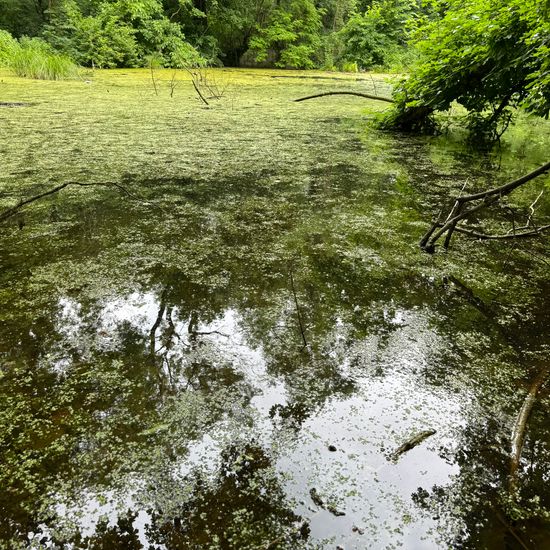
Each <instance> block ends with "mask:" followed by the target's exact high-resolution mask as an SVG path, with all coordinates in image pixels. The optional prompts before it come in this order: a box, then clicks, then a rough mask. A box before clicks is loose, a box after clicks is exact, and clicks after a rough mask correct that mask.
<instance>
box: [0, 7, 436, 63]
mask: <svg viewBox="0 0 550 550" xmlns="http://www.w3.org/2000/svg"><path fill="white" fill-rule="evenodd" d="M437 12H438V9H437V8H434V7H433V6H432V5H431V2H429V3H426V2H422V1H421V0H381V1H379V2H378V1H371V0H361V1H356V0H319V1H314V0H282V1H279V0H277V1H274V0H261V1H255V0H220V1H218V0H197V1H192V0H1V2H0V29H4V30H6V31H8V32H9V33H11V34H12V35H13V36H14V37H17V38H21V37H40V38H42V39H43V40H45V41H46V42H47V43H48V44H49V45H50V46H52V47H53V48H54V49H55V50H56V51H57V52H60V53H63V54H65V55H67V56H69V57H71V58H72V59H73V60H74V61H76V62H77V63H79V64H82V65H85V66H95V67H98V68H100V67H106V68H108V67H140V66H144V65H147V63H148V62H150V59H151V56H154V57H155V60H156V61H157V62H159V63H161V64H163V65H165V66H188V65H189V64H194V63H209V64H213V65H224V66H242V65H245V66H246V65H261V66H275V67H286V68H314V67H317V68H324V69H328V70H331V69H336V68H340V69H342V68H344V69H346V68H347V69H351V70H356V69H357V68H361V69H371V68H373V67H381V66H394V67H403V66H404V65H405V64H407V63H408V62H410V61H411V53H410V51H409V50H408V49H407V48H406V41H407V39H408V37H409V36H410V35H411V33H412V32H413V31H414V29H415V28H416V27H417V26H418V25H419V23H420V22H421V21H424V20H425V19H426V18H430V17H434V16H436V15H437Z"/></svg>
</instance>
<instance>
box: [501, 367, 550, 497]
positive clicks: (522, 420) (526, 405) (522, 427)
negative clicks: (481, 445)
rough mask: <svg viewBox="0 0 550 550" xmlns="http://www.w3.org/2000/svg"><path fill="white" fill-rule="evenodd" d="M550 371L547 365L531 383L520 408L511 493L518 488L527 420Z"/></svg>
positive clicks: (514, 430)
mask: <svg viewBox="0 0 550 550" xmlns="http://www.w3.org/2000/svg"><path fill="white" fill-rule="evenodd" d="M549 373H550V366H546V367H545V368H543V369H542V371H541V372H540V373H539V375H538V376H537V378H536V379H535V381H534V382H533V383H532V384H531V387H530V388H529V391H528V392H527V395H526V396H525V399H524V401H523V405H522V406H521V409H520V410H519V413H518V416H517V418H516V422H515V424H514V429H513V430H512V438H511V439H512V449H511V453H510V478H509V480H510V483H509V489H510V492H511V493H515V492H516V489H517V481H518V470H519V465H520V461H521V453H522V451H523V444H524V442H525V433H526V431H527V422H528V420H529V416H530V415H531V411H532V410H533V406H534V405H535V402H536V400H537V393H538V392H539V390H540V389H541V387H542V386H543V384H544V383H545V382H546V379H547V378H548V374H549Z"/></svg>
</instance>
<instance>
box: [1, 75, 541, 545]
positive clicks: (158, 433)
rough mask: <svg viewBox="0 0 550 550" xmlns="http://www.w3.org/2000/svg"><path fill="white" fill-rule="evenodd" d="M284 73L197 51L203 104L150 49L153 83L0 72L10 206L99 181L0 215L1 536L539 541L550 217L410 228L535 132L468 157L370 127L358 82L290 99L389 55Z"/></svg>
mask: <svg viewBox="0 0 550 550" xmlns="http://www.w3.org/2000/svg"><path fill="white" fill-rule="evenodd" d="M282 75H284V76H287V77H288V76H292V75H297V76H302V77H303V76H311V75H299V74H298V73H286V74H285V73H283V72H282V71H281V72H277V71H271V72H250V71H248V72H247V71H229V70H227V71H218V72H212V73H211V78H212V79H215V80H216V79H217V80H216V82H217V85H219V86H220V88H221V87H222V85H223V88H224V89H226V92H225V94H224V95H223V97H222V98H221V99H219V100H212V101H211V105H209V106H208V108H206V106H203V105H201V104H200V102H198V100H197V98H196V97H194V95H193V91H192V88H191V85H190V83H189V82H188V81H184V79H183V77H181V78H182V81H181V82H179V83H178V87H177V88H176V91H175V93H174V94H173V97H170V91H169V84H168V83H169V81H170V79H171V75H170V74H169V73H162V72H161V73H159V76H158V78H159V79H160V94H159V96H155V95H154V93H153V92H152V87H151V85H150V83H149V82H148V80H147V78H148V75H147V73H142V72H139V71H136V72H133V71H126V72H120V71H119V72H116V71H114V72H111V73H101V72H100V73H97V74H96V75H94V76H93V77H92V78H91V79H90V80H89V81H86V82H84V81H83V82H73V83H44V82H31V81H23V80H19V79H14V78H11V77H9V76H8V75H5V74H3V75H2V77H3V80H4V83H3V87H2V93H3V100H5V101H6V102H16V101H17V102H25V103H30V104H32V105H31V106H29V107H28V108H27V107H26V108H20V109H5V110H3V111H2V112H0V138H1V142H0V147H1V151H0V153H1V155H2V167H1V169H0V191H1V196H0V206H1V207H2V208H1V209H2V210H4V209H5V208H8V207H10V206H13V205H14V204H16V203H17V201H18V200H19V199H20V198H22V197H23V198H26V197H30V196H32V195H36V194H39V193H42V192H44V191H45V190H47V189H49V188H52V187H54V186H55V185H58V184H60V183H63V182H67V181H75V182H78V183H92V182H102V183H105V185H93V186H88V187H81V186H69V187H67V188H65V189H63V190H61V191H59V192H58V193H56V194H53V195H51V196H49V197H46V198H44V199H42V200H40V201H36V202H35V203H33V204H32V205H29V206H28V207H27V208H26V209H24V210H22V211H21V213H20V214H18V215H17V216H15V217H12V218H10V219H9V220H8V221H6V222H4V223H3V224H2V226H1V227H0V231H1V239H0V262H1V264H0V265H1V274H0V280H1V289H0V302H1V303H0V308H1V311H2V314H1V329H0V330H1V340H0V354H1V355H0V358H1V362H2V365H1V370H0V388H1V392H2V399H1V400H0V441H1V464H2V467H1V469H0V479H1V489H0V516H1V517H0V541H1V542H0V545H3V546H2V547H5V548H17V547H22V548H24V547H29V546H30V547H32V548H43V547H44V548H98V549H99V548H105V549H107V548H109V549H110V548H125V549H126V548H131V549H134V548H135V549H137V548H154V549H161V548H166V549H179V548H239V549H245V548H246V549H253V548H258V549H260V548H264V549H268V548H270V549H274V548H280V549H282V548H302V547H303V548H337V547H342V548H346V549H350V548H397V547H403V548H414V549H424V548H426V549H429V548H503V547H507V548H516V547H517V548H522V547H528V548H535V547H536V548H545V547H548V545H547V540H548V539H550V528H549V525H548V523H546V520H545V517H548V513H549V510H550V492H549V491H548V489H547V483H548V479H549V476H550V469H549V459H550V429H549V428H550V425H549V422H548V419H547V411H548V407H549V406H550V395H549V393H548V388H546V389H544V388H543V389H542V390H541V392H540V394H539V396H538V400H537V403H536V405H535V407H534V409H533V412H532V415H531V418H530V421H529V429H528V435H527V439H526V443H525V447H524V450H523V454H522V464H521V469H520V476H519V483H520V487H521V488H520V500H519V501H518V502H520V503H521V506H520V505H519V504H517V502H516V506H515V508H514V506H511V505H509V504H507V496H506V495H507V488H508V472H509V467H510V466H509V464H510V457H509V453H510V434H511V431H512V428H513V424H514V421H515V417H516V415H517V413H518V411H519V409H520V407H521V405H522V402H523V399H524V397H525V395H526V393H527V392H528V390H529V384H530V383H531V381H532V380H533V379H534V377H535V376H536V375H537V373H538V372H539V371H540V370H541V369H542V368H544V365H545V364H546V363H547V362H548V351H549V350H548V348H549V328H548V327H549V324H548V323H549V321H550V313H549V304H550V301H549V295H548V290H549V286H550V285H549V281H548V274H549V272H550V271H549V265H550V259H549V256H548V251H549V248H548V243H547V242H546V241H545V240H544V239H539V240H534V241H527V240H525V241H523V242H519V241H515V242H511V241H510V242H508V241H503V242H475V241H471V240H468V239H467V238H464V237H463V236H459V237H456V238H455V241H454V242H453V248H452V249H451V251H450V252H449V253H447V254H443V253H438V254H435V255H433V256H428V255H426V254H423V253H421V252H420V251H419V249H418V247H417V243H418V240H419V238H420V236H421V235H422V233H423V232H424V231H425V229H426V226H427V224H428V223H429V220H430V219H431V218H432V216H433V215H435V214H437V211H438V210H439V209H440V208H441V207H442V206H446V205H448V201H449V196H450V195H451V194H452V193H456V192H458V191H460V189H462V188H463V186H466V187H467V189H469V190H476V189H480V188H484V187H487V186H489V185H492V184H495V183H497V182H502V181H505V180H507V179H511V178H512V177H514V176H516V175H519V174H521V173H523V172H526V171H528V170H530V169H532V168H534V167H536V166H537V165H538V164H539V163H540V162H541V161H542V160H547V159H545V158H544V155H545V143H546V144H547V143H549V142H550V136H549V134H550V130H549V129H548V127H547V125H544V124H543V123H535V122H534V121H529V122H527V123H524V124H523V125H522V126H521V127H520V128H518V129H517V130H516V131H515V134H514V137H513V139H512V141H511V143H510V144H509V145H508V146H506V147H504V148H503V149H502V150H501V151H499V152H497V153H493V154H492V155H482V154H481V153H475V152H472V151H467V150H465V149H464V148H463V147H461V146H459V145H457V144H454V143H452V142H450V141H449V140H443V139H441V138H440V139H425V138H410V137H405V136H391V135H387V134H381V133H378V132H376V131H374V130H372V129H368V128H367V124H366V119H367V118H369V117H371V116H373V113H374V112H375V111H377V110H380V109H381V108H383V106H382V107H380V106H379V105H376V104H374V103H370V102H363V101H362V100H358V99H354V98H349V97H345V98H343V99H331V100H330V101H329V100H319V101H318V102H306V103H298V104H296V103H292V102H291V99H293V98H296V97H299V96H301V95H307V94H309V93H314V92H316V91H330V90H338V89H356V90H357V89H367V88H368V89H369V90H371V91H372V89H373V88H372V86H373V85H374V86H375V87H376V91H377V93H388V85H387V83H385V81H384V80H383V79H382V77H380V76H375V77H374V79H373V80H372V81H371V80H370V79H368V80H367V79H364V80H356V79H355V78H354V77H349V76H348V77H346V76H341V79H338V80H336V79H330V78H326V75H325V78H318V79H315V78H296V79H293V78H284V79H277V78H273V77H276V76H282ZM313 76H314V75H313ZM226 84H227V85H228V86H226ZM545 140H548V141H545ZM541 182H542V183H544V180H541ZM541 182H539V185H538V186H537V185H536V184H533V185H532V186H531V187H528V188H525V189H523V190H520V191H519V192H518V193H517V195H516V196H515V197H513V199H511V201H513V202H512V204H511V206H514V207H516V208H517V214H516V215H517V216H519V218H518V221H521V219H520V218H521V216H522V215H524V213H528V209H527V208H526V207H527V206H528V205H529V204H531V203H532V202H533V201H534V200H535V199H536V198H537V195H538V193H539V191H540V189H541V188H542V187H541ZM547 182H548V180H546V183H547ZM114 184H116V185H114ZM120 186H122V188H121V187H120ZM537 208H538V215H539V216H541V217H544V216H547V217H548V215H550V203H548V201H547V200H546V199H545V197H544V196H543V197H542V198H541V199H540V200H539V201H538V202H537ZM509 216H510V213H509V210H504V209H503V210H502V212H497V213H496V214H494V215H491V217H486V219H485V220H483V221H484V223H485V224H489V225H491V224H494V225H495V226H496V225H500V226H501V228H502V227H504V229H505V230H507V229H508V228H509V223H510V221H509ZM507 224H508V225H507ZM422 432H426V433H425V434H424V436H423V437H421V438H420V439H419V440H418V444H417V445H414V446H411V448H410V449H407V450H406V451H405V452H403V453H402V454H399V456H392V454H393V453H395V451H396V449H398V448H399V447H400V446H401V445H403V444H404V443H406V442H407V441H409V440H410V439H411V437H413V436H415V435H418V434H421V433H422ZM433 432H435V433H433ZM514 514H515V515H514ZM545 544H546V546H545Z"/></svg>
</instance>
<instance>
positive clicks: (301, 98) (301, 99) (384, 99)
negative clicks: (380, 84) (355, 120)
mask: <svg viewBox="0 0 550 550" xmlns="http://www.w3.org/2000/svg"><path fill="white" fill-rule="evenodd" d="M327 95H355V96H357V97H364V98H366V99H376V100H378V101H385V102H386V103H394V101H393V99H391V98H389V97H382V96H378V95H372V94H364V93H362V92H324V93H322V94H315V95H308V96H307V97H300V98H299V99H295V100H294V101H295V102H296V103H297V102H299V101H306V100H307V99H315V98H317V97H324V96H327Z"/></svg>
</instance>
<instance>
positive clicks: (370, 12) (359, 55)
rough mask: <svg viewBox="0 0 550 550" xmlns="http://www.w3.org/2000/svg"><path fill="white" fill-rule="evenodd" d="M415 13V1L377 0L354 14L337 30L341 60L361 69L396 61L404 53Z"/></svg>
mask: <svg viewBox="0 0 550 550" xmlns="http://www.w3.org/2000/svg"><path fill="white" fill-rule="evenodd" d="M419 12H420V5H419V3H418V2H417V1H416V0H380V1H377V2H373V3H372V5H371V6H370V7H368V8H367V10H366V11H365V12H364V13H356V14H354V15H353V16H352V17H351V19H350V20H349V21H348V22H347V24H346V25H345V27H344V28H343V29H342V31H341V34H342V37H343V40H344V43H345V44H346V49H345V53H344V58H345V60H346V61H350V62H356V63H358V64H359V66H360V67H361V68H363V69H372V68H374V67H383V66H388V65H394V64H396V63H398V62H399V59H400V58H402V57H405V55H406V52H407V39H408V33H409V30H410V28H411V22H412V21H413V20H414V18H415V17H416V16H418V14H419Z"/></svg>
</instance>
